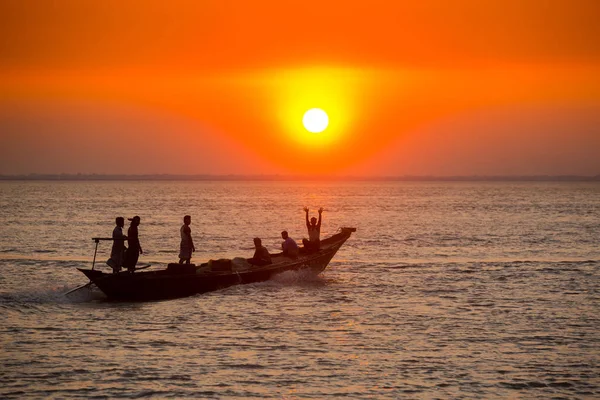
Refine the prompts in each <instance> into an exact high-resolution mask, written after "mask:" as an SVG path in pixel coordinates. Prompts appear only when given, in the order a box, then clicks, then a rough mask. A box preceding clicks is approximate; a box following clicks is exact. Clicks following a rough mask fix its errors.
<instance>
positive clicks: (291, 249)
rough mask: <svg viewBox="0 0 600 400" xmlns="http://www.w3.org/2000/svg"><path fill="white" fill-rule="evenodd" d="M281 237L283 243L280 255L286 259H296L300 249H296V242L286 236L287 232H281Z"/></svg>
mask: <svg viewBox="0 0 600 400" xmlns="http://www.w3.org/2000/svg"><path fill="white" fill-rule="evenodd" d="M281 237H282V238H283V243H281V250H283V253H282V254H283V255H284V256H286V257H290V258H298V252H299V251H300V249H299V248H298V244H297V243H296V241H295V240H294V239H292V238H291V237H289V236H288V233H287V231H283V232H281Z"/></svg>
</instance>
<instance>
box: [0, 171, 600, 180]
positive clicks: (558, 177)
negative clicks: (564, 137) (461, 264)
mask: <svg viewBox="0 0 600 400" xmlns="http://www.w3.org/2000/svg"><path fill="white" fill-rule="evenodd" d="M0 180H1V181H18V180H25V181H27V180H39V181H60V180H64V181H86V180H87V181H89V180H92V181H110V180H116V181H134V180H142V181H143V180H146V181H186V180H187V181H409V182H410V181H414V182H418V181H467V182H469V181H507V182H510V181H541V182H544V181H546V182H549V181H559V182H565V181H566V182H600V174H597V175H566V174H565V175H544V174H538V175H371V176H359V175H342V176H335V175H321V176H313V175H292V174H97V173H91V174H82V173H76V174H67V173H60V174H40V173H29V174H0Z"/></svg>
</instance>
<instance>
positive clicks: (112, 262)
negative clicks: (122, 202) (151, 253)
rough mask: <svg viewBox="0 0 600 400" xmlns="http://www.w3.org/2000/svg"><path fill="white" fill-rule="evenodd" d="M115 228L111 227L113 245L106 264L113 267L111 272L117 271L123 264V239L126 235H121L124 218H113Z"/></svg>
mask: <svg viewBox="0 0 600 400" xmlns="http://www.w3.org/2000/svg"><path fill="white" fill-rule="evenodd" d="M115 224H116V226H115V229H113V233H112V239H113V245H112V249H111V252H110V259H109V260H108V262H107V264H108V265H109V266H110V267H111V268H112V269H113V273H114V274H116V273H119V272H120V271H121V267H122V266H123V259H124V257H125V250H126V248H125V240H126V239H127V236H125V235H123V227H124V226H125V219H124V218H123V217H117V218H115Z"/></svg>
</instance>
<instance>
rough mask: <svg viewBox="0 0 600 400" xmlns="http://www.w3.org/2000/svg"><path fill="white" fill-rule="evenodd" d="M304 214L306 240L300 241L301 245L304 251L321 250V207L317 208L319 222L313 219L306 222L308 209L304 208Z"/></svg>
mask: <svg viewBox="0 0 600 400" xmlns="http://www.w3.org/2000/svg"><path fill="white" fill-rule="evenodd" d="M304 211H305V212H306V229H307V230H308V239H306V238H304V239H302V244H303V245H304V249H305V250H306V251H318V250H319V249H320V248H321V214H323V207H321V208H319V221H317V219H316V218H315V217H312V218H311V219H310V222H309V221H308V207H304Z"/></svg>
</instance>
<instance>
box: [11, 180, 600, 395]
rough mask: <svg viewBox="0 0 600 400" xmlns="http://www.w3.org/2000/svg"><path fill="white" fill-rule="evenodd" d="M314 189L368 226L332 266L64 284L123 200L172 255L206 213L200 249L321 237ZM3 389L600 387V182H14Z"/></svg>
mask: <svg viewBox="0 0 600 400" xmlns="http://www.w3.org/2000/svg"><path fill="white" fill-rule="evenodd" d="M304 206H307V207H309V208H310V215H311V216H315V215H316V210H317V209H318V208H319V207H323V208H324V212H323V222H322V231H321V237H322V238H324V237H327V236H330V235H332V234H334V233H335V232H336V231H337V230H338V229H339V228H340V227H356V233H354V234H353V235H352V237H351V238H350V239H349V240H348V241H347V242H346V243H345V244H344V246H342V248H341V249H340V250H339V252H338V253H337V255H336V256H335V257H334V258H333V260H332V261H331V263H330V265H329V266H328V268H327V269H326V270H325V271H324V272H323V273H322V274H320V275H318V276H314V275H312V274H310V273H305V272H287V273H283V274H280V275H277V276H275V277H273V278H272V279H271V280H269V281H267V282H262V283H256V284H249V285H241V286H234V287H230V288H226V289H222V290H218V291H215V292H211V293H206V294H199V295H195V296H191V297H187V298H181V299H175V300H168V301H152V302H115V301H107V300H106V299H105V298H104V297H103V295H102V294H101V293H100V292H99V291H98V290H94V289H91V290H88V289H83V290H79V291H76V292H75V293H74V294H72V295H70V296H65V295H64V293H65V292H67V291H69V290H70V289H73V288H75V287H77V286H79V285H83V284H85V283H87V280H86V279H85V277H84V276H83V275H82V274H81V273H80V272H79V271H78V270H77V268H78V267H85V268H89V267H91V266H92V261H93V257H94V251H95V243H94V241H93V240H92V239H91V238H92V237H97V236H102V237H107V236H110V235H111V233H112V230H113V228H114V220H115V217H118V216H123V217H126V218H131V217H133V216H134V215H139V216H140V218H141V225H140V227H139V232H140V241H141V245H142V248H143V250H144V254H143V255H142V256H141V257H140V261H139V262H140V264H142V265H151V267H150V270H152V269H160V268H164V267H165V265H166V264H167V263H169V262H176V261H177V257H178V250H179V241H180V238H179V229H180V227H181V225H182V218H183V216H184V215H186V214H189V215H191V216H192V224H191V229H192V236H193V238H194V240H195V242H196V252H195V253H194V256H193V261H195V262H198V263H200V262H206V261H207V260H209V259H218V258H233V257H250V256H251V255H252V253H253V242H252V239H253V238H254V237H260V238H262V240H263V244H265V245H266V246H267V248H268V249H269V250H270V251H277V250H278V249H279V247H280V243H281V236H280V232H281V231H282V230H284V229H285V230H287V231H288V232H289V234H290V236H291V237H292V238H293V239H294V240H297V241H301V239H302V238H303V237H305V236H306V227H305V225H304V212H303V211H302V208H303V207H304ZM126 227H127V224H126ZM109 255H110V244H109V243H108V242H100V244H99V246H98V249H97V255H96V265H95V267H96V268H99V269H101V270H105V271H107V272H108V271H109V268H108V266H107V265H106V260H107V259H108V257H109ZM0 398H2V399H29V398H61V399H68V398H77V399H81V398H88V399H100V398H207V399H249V398H260V399H339V398H349V399H404V398H405V399H483V398H486V399H489V398H502V399H508V398H510V399H519V398H523V399H574V398H582V399H583V398H590V399H591V398H600V183H598V182H596V183H594V182H392V181H389V182H373V181H367V182H359V181H348V182H273V181H251V182H248V181H2V182H0Z"/></svg>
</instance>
